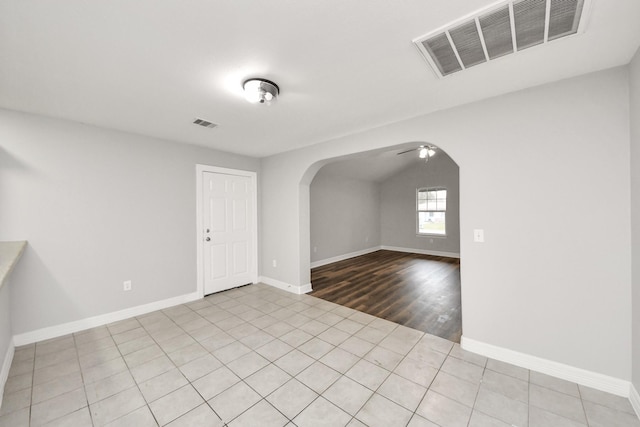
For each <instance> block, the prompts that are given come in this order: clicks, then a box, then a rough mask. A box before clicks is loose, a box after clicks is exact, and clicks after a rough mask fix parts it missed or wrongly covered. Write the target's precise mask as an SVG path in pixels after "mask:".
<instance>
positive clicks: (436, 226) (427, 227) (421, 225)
mask: <svg viewBox="0 0 640 427" xmlns="http://www.w3.org/2000/svg"><path fill="white" fill-rule="evenodd" d="M417 205H418V234H440V235H442V236H444V235H445V234H446V227H445V217H446V213H447V189H446V188H420V189H418V203H417Z"/></svg>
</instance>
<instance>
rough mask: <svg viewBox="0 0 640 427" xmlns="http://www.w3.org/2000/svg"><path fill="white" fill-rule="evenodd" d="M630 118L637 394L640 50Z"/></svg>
mask: <svg viewBox="0 0 640 427" xmlns="http://www.w3.org/2000/svg"><path fill="white" fill-rule="evenodd" d="M629 77H630V78H629V82H630V101H631V102H630V103H631V108H630V117H631V232H632V233H631V238H632V264H631V265H632V271H631V275H632V286H633V289H632V295H633V298H632V307H633V326H632V327H633V338H632V339H633V357H632V360H633V361H634V364H633V385H634V386H635V388H636V390H637V391H638V392H640V50H638V52H636V55H635V57H634V59H633V62H632V63H631V66H630V72H629Z"/></svg>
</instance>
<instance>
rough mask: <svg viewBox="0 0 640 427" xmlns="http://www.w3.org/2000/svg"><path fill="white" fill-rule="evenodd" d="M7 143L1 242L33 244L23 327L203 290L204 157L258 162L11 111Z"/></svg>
mask: <svg viewBox="0 0 640 427" xmlns="http://www.w3.org/2000/svg"><path fill="white" fill-rule="evenodd" d="M0 141H2V145H1V147H0V218H1V219H2V221H1V222H0V240H28V241H29V245H28V246H27V249H26V251H25V253H24V254H23V257H22V259H21V261H20V263H19V264H18V265H17V266H16V269H15V270H14V272H13V275H12V279H11V282H12V283H11V286H12V307H13V308H12V315H13V327H14V333H16V334H19V333H24V332H28V331H32V330H36V329H39V328H43V327H47V326H55V325H58V324H61V323H66V322H70V321H75V320H80V319H84V318H87V317H91V316H96V315H100V314H105V313H110V312H114V311H118V310H122V309H125V308H129V307H134V306H137V305H141V304H146V303H150V302H154V301H159V300H163V299H166V298H170V297H175V296H179V295H183V294H188V293H192V292H195V291H196V212H195V206H196V198H195V197H196V194H195V189H196V183H195V175H196V174H195V165H196V164H197V163H201V164H207V165H212V166H222V167H228V168H235V169H244V170H251V171H258V169H259V161H258V160H257V159H253V158H248V157H242V156H237V155H233V154H228V153H222V152H217V151H214V150H209V149H206V148H200V147H195V146H189V145H184V144H177V143H172V142H167V141H162V140H158V139H153V138H146V137H141V136H136V135H132V134H127V133H122V132H116V131H112V130H105V129H101V128H96V127H90V126H85V125H82V124H79V123H72V122H67V121H61V120H55V119H49V118H44V117H38V116H34V115H28V114H22V113H17V112H10V111H6V110H0ZM124 280H132V282H133V283H132V284H133V290H132V291H130V292H126V293H125V292H123V290H122V282H123V281H124Z"/></svg>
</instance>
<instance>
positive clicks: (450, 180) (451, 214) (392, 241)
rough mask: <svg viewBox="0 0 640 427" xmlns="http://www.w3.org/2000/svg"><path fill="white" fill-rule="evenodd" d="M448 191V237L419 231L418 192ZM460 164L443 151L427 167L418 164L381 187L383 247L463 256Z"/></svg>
mask: <svg viewBox="0 0 640 427" xmlns="http://www.w3.org/2000/svg"><path fill="white" fill-rule="evenodd" d="M422 187H445V188H446V189H447V214H446V221H447V222H446V227H447V228H446V232H447V235H446V236H424V235H417V232H416V189H418V188H422ZM458 189H459V173H458V165H456V163H455V162H454V161H453V160H451V158H450V157H449V156H448V155H447V154H446V153H445V152H444V151H442V150H438V154H437V155H436V156H435V157H433V158H432V159H430V160H429V162H428V163H427V164H424V163H422V162H420V163H417V164H415V165H413V166H411V167H409V168H407V169H405V170H403V171H402V172H400V173H398V174H396V175H394V176H392V177H391V178H389V179H388V180H386V181H384V182H383V183H382V184H381V186H380V200H381V202H380V225H381V236H380V239H381V241H382V244H383V245H384V246H395V247H400V248H409V249H422V250H426V251H437V252H447V253H449V254H452V255H459V254H460V202H459V191H458Z"/></svg>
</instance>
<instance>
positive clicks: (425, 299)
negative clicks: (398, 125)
mask: <svg viewBox="0 0 640 427" xmlns="http://www.w3.org/2000/svg"><path fill="white" fill-rule="evenodd" d="M424 145H428V146H430V147H434V148H435V151H436V153H435V155H434V156H430V157H429V158H428V161H425V159H423V158H420V157H419V150H418V148H419V147H420V146H424ZM409 150H412V151H409ZM398 153H402V154H398ZM459 176H460V174H459V167H458V165H457V163H456V162H455V161H454V160H453V159H452V158H451V157H450V156H449V155H448V154H447V153H446V151H444V150H443V149H441V148H440V147H438V146H437V145H435V144H431V143H427V142H421V141H417V142H408V143H402V144H397V145H393V146H389V147H385V148H381V149H376V150H370V151H364V152H360V153H355V154H350V155H345V156H340V157H336V158H329V159H323V160H320V161H318V162H316V163H314V164H313V165H312V166H311V167H309V168H308V169H307V171H306V172H305V174H304V176H303V178H302V180H301V183H300V188H301V190H300V192H301V197H300V200H301V208H302V205H305V206H306V209H307V211H308V215H302V216H301V218H304V219H301V221H304V222H305V224H301V227H300V233H301V235H300V237H301V246H300V248H301V251H303V252H308V255H306V256H304V255H302V256H301V271H305V272H308V274H309V276H308V277H309V280H308V281H306V283H309V282H310V283H311V284H312V288H313V291H312V293H311V294H312V295H314V296H318V297H320V298H324V299H327V300H329V301H332V302H337V303H339V304H342V305H347V306H350V307H351V308H355V309H358V310H360V311H363V312H365V313H369V314H373V315H375V316H377V317H382V318H387V320H391V321H394V322H396V323H400V324H404V325H405V326H409V327H413V328H415V329H420V330H422V331H424V332H428V333H432V334H433V335H438V336H441V337H443V338H446V339H449V340H451V341H455V342H459V341H460V336H461V333H462V304H461V297H460V290H461V279H460V271H459V265H460V261H459V258H460V223H459ZM434 188H438V189H441V190H442V189H446V190H447V191H446V195H447V196H446V202H445V203H444V204H443V206H440V207H439V208H440V210H441V211H442V210H444V212H440V214H441V215H442V216H443V217H444V218H443V219H444V221H443V223H442V224H441V226H442V231H438V230H434V229H433V227H431V228H429V227H427V228H423V229H421V224H420V223H421V220H422V222H425V220H426V221H427V222H426V224H427V225H435V224H429V222H428V219H429V218H433V215H432V214H433V213H434V212H433V210H432V209H431V208H432V207H434V208H438V206H431V202H430V201H429V202H428V203H427V201H426V199H425V200H424V202H423V203H421V202H419V200H418V196H419V190H420V189H423V190H424V189H434ZM434 194H437V193H434ZM422 195H423V196H426V195H427V193H422ZM443 202H444V201H443ZM427 204H429V206H427ZM427 207H428V208H429V209H427ZM421 210H422V212H420V211H421ZM301 213H302V212H301ZM430 215H431V216H430ZM386 264H390V265H399V264H402V265H403V266H404V267H397V269H398V271H393V268H391V269H389V270H388V272H387V273H388V274H387V273H385V272H380V271H374V270H375V269H376V268H380V269H383V266H384V265H386ZM394 268H395V267H394ZM349 269H351V273H349ZM343 270H344V271H343ZM366 270H369V271H368V272H367V271H366ZM349 274H356V275H357V277H358V280H354V279H352V280H349V279H348V276H349ZM400 276H403V279H402V280H398V277H400ZM336 280H338V281H341V282H343V283H342V284H340V285H339V286H338V287H336V286H335V284H336V283H337V282H336ZM346 282H349V284H346ZM338 288H339V289H338ZM389 289H395V291H397V292H390V291H389ZM368 291H370V292H368ZM381 296H383V297H381ZM381 298H382V299H381Z"/></svg>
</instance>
